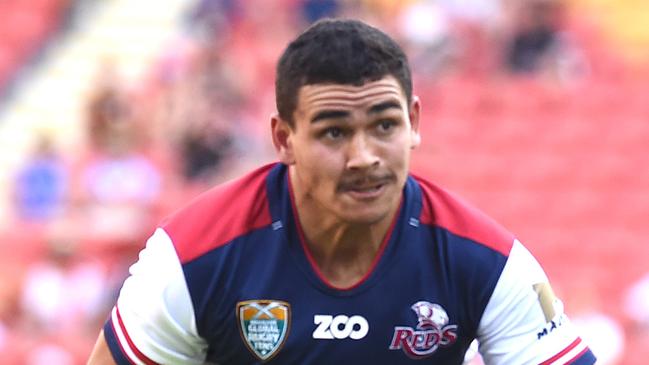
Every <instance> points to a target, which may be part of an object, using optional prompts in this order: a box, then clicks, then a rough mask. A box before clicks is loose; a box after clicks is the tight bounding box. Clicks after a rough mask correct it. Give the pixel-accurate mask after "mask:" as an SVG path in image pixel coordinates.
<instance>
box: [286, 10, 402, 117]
mask: <svg viewBox="0 0 649 365" xmlns="http://www.w3.org/2000/svg"><path fill="white" fill-rule="evenodd" d="M387 75H392V76H394V77H395V79H396V80H397V81H398V82H399V84H400V85H401V88H402V89H403V92H404V94H405V96H406V99H407V101H408V104H410V102H411V100H412V77H411V73H410V66H409V64H408V59H407V57H406V55H405V53H404V52H403V50H402V49H401V47H400V46H399V45H398V44H397V43H396V42H395V41H394V40H393V39H392V38H390V37H389V36H388V35H386V34H385V33H383V32H382V31H380V30H378V29H376V28H374V27H371V26H369V25H367V24H365V23H363V22H360V21H358V20H348V19H323V20H320V21H318V22H316V23H314V24H313V25H312V26H310V27H309V28H308V29H307V30H305V31H304V32H303V33H302V34H300V35H299V36H298V37H297V38H296V39H295V40H294V41H293V42H291V43H290V44H289V45H288V46H287V47H286V50H284V53H283V54H282V57H281V58H280V59H279V62H278V64H277V72H276V80H275V101H276V104H277V111H278V112H279V116H280V117H281V118H282V119H283V120H285V121H287V122H288V123H289V124H290V125H291V127H295V123H294V120H293V113H294V112H295V108H296V107H297V94H298V91H299V89H300V87H302V86H304V85H311V84H318V83H329V82H330V83H337V84H348V85H362V84H364V83H366V82H368V81H376V80H379V79H381V78H383V77H385V76H387Z"/></svg>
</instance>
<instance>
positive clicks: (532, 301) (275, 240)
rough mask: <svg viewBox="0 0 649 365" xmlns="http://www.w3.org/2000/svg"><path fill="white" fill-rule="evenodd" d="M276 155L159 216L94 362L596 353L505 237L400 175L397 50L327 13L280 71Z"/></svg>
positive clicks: (405, 126)
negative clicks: (473, 348) (475, 350)
mask: <svg viewBox="0 0 649 365" xmlns="http://www.w3.org/2000/svg"><path fill="white" fill-rule="evenodd" d="M276 94H277V96H276V97H277V109H278V112H279V113H278V115H276V116H274V117H273V118H272V121H271V127H272V138H273V142H274V145H275V147H276V149H277V151H278V154H279V160H280V163H277V164H272V165H269V166H264V167H262V168H260V169H258V170H256V171H253V172H251V173H250V174H248V175H246V176H244V177H242V178H240V179H238V180H236V181H233V182H231V183H228V184H226V185H223V186H219V187H216V188H214V189H212V190H210V191H208V192H207V193H205V194H204V195H202V196H200V197H199V198H197V199H196V200H195V201H193V202H192V203H190V204H189V205H188V206H187V207H185V208H184V209H182V210H180V211H179V212H177V213H176V214H174V215H173V216H171V217H170V218H169V219H168V220H167V221H166V222H164V223H163V224H162V225H161V226H160V228H159V229H157V230H156V232H155V233H154V234H153V236H152V237H151V238H150V239H149V241H148V242H147V246H146V248H145V249H144V250H143V251H142V253H141V255H140V258H139V261H138V262H137V263H136V264H135V265H133V266H132V267H131V270H130V273H131V276H130V277H129V278H128V279H127V280H126V282H125V283H124V286H123V288H122V291H121V293H120V296H119V299H118V301H117V304H116V306H115V308H114V309H113V311H112V313H111V315H110V318H109V319H108V321H107V323H106V325H105V326H104V329H103V332H102V334H101V335H100V336H99V339H98V341H97V345H96V347H95V350H94V352H93V355H92V356H91V360H90V364H114V363H117V364H156V363H159V364H203V363H218V364H252V363H262V362H270V363H276V364H409V363H418V362H419V363H429V364H462V362H463V359H464V355H465V352H466V350H467V348H468V347H469V344H470V343H471V342H472V341H473V340H474V339H475V338H477V339H478V340H479V342H480V352H481V354H482V356H483V358H484V360H485V362H486V363H487V364H511V365H520V364H555V363H556V364H566V363H571V364H580V365H584V364H592V363H594V361H595V358H594V356H593V355H592V353H591V352H590V350H589V349H588V347H587V346H586V344H585V343H584V342H583V341H582V340H581V339H580V338H579V336H578V334H577V333H575V330H574V328H573V327H572V326H571V324H570V322H569V321H568V319H567V318H566V316H565V315H564V313H563V308H562V305H561V302H560V301H559V300H558V299H556V298H555V297H554V295H553V293H552V290H551V288H550V286H549V284H548V282H547V278H546V276H545V274H544V273H543V271H542V269H541V268H540V266H539V265H538V263H537V262H536V261H535V259H534V258H533V257H532V256H531V255H530V253H529V252H528V251H527V250H526V249H525V248H524V247H523V246H522V245H521V244H520V243H519V242H518V241H517V240H516V239H515V238H514V237H513V236H512V235H511V234H510V233H509V232H507V231H506V230H504V229H503V228H501V227H500V226H499V225H497V224H496V223H494V222H493V221H492V220H490V219H489V218H487V217H486V216H484V215H483V214H482V213H480V212H479V211H477V210H475V209H474V208H472V207H471V206H469V205H468V204H466V203H464V202H462V201H461V200H460V199H459V198H457V197H455V196H454V195H452V194H451V193H448V192H447V191H445V190H443V189H441V188H439V187H437V186H435V185H434V184H432V183H430V182H428V181H426V180H424V179H421V178H418V177H413V176H410V175H409V174H408V168H409V160H410V153H411V150H412V149H413V148H415V147H417V145H419V140H420V138H419V131H418V127H419V113H420V102H419V100H418V99H417V97H414V96H413V95H412V84H411V77H410V70H409V66H408V63H407V60H406V57H405V55H404V54H403V51H402V50H401V49H400V48H399V46H398V45H397V44H396V43H395V42H394V41H393V40H392V39H390V38H389V37H388V36H386V35H385V34H383V33H382V32H381V31H379V30H377V29H375V28H372V27H370V26H367V25H365V24H363V23H361V22H358V21H351V20H325V21H320V22H318V23H316V24H314V25H313V26H311V27H310V28H309V29H307V30H306V31H305V32H304V33H303V34H301V35H300V36H299V37H298V38H297V39H296V40H295V41H293V42H292V43H291V44H290V45H289V46H288V48H287V49H286V51H285V52H284V54H283V56H282V58H281V59H280V61H279V64H278V68H277V82H276Z"/></svg>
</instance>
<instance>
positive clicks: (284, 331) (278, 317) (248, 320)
mask: <svg viewBox="0 0 649 365" xmlns="http://www.w3.org/2000/svg"><path fill="white" fill-rule="evenodd" d="M237 323H238V325H239V331H240V333H241V337H242V338H243V340H244V341H243V342H244V343H245V344H246V346H247V347H248V349H249V350H250V351H251V352H252V353H253V354H254V355H255V356H256V357H257V358H258V359H259V360H261V361H266V360H269V359H270V358H272V357H273V356H275V355H276V354H277V353H278V352H279V350H280V349H281V348H282V346H283V345H284V342H285V341H286V338H287V337H288V331H289V328H290V325H291V306H290V305H289V304H288V303H286V302H282V301H279V300H247V301H244V302H239V303H237Z"/></svg>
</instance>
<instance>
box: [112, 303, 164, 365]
mask: <svg viewBox="0 0 649 365" xmlns="http://www.w3.org/2000/svg"><path fill="white" fill-rule="evenodd" d="M112 317H113V320H112V322H113V330H114V331H115V334H116V335H117V338H118V341H117V342H118V343H119V345H120V347H121V348H122V351H123V352H124V354H126V357H127V358H128V359H129V360H130V361H131V363H132V364H135V365H140V364H145V365H159V364H158V363H157V362H155V361H153V360H151V359H149V358H148V357H147V356H146V355H144V354H143V353H142V352H141V351H140V350H138V348H137V347H136V346H135V344H134V343H133V340H131V337H130V336H129V335H128V332H127V331H126V327H125V326H124V322H123V321H122V316H121V314H120V313H119V308H117V306H115V308H114V309H113V313H112ZM115 323H117V325H115ZM124 342H126V344H127V345H128V346H124Z"/></svg>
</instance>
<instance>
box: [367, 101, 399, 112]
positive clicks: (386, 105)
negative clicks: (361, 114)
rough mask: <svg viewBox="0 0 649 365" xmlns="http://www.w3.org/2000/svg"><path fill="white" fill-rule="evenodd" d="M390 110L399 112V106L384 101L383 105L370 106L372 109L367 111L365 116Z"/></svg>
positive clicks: (392, 102)
mask: <svg viewBox="0 0 649 365" xmlns="http://www.w3.org/2000/svg"><path fill="white" fill-rule="evenodd" d="M392 108H396V109H399V110H401V104H400V103H397V102H396V101H385V102H383V103H379V104H376V105H372V107H371V108H370V109H369V110H368V111H367V114H378V113H381V112H382V111H385V110H387V109H392Z"/></svg>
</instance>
